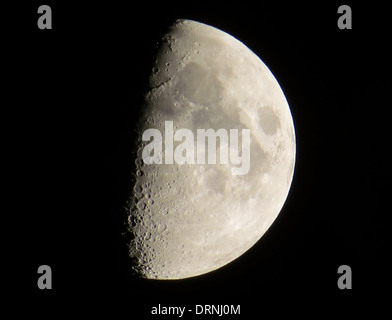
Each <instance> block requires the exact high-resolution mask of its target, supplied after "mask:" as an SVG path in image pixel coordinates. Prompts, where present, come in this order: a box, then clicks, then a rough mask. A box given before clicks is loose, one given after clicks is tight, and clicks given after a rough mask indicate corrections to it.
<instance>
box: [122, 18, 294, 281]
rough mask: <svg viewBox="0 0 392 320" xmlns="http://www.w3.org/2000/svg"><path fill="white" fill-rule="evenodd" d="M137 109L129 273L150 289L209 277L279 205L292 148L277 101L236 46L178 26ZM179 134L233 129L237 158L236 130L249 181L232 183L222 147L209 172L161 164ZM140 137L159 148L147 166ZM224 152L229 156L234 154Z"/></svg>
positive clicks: (267, 80)
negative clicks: (154, 283) (245, 147)
mask: <svg viewBox="0 0 392 320" xmlns="http://www.w3.org/2000/svg"><path fill="white" fill-rule="evenodd" d="M145 102H146V103H145V106H144V109H143V110H144V113H143V116H142V119H141V122H140V123H141V124H140V128H139V130H140V139H139V141H138V149H137V152H136V153H137V159H136V172H135V184H134V186H133V193H132V198H131V202H132V203H131V207H130V212H129V229H130V231H131V234H132V239H131V240H130V243H129V249H130V256H131V257H132V258H134V260H135V262H136V263H135V267H134V269H135V270H136V272H137V273H138V274H139V275H140V276H141V277H145V278H151V279H182V278H188V277H193V276H197V275H201V274H204V273H207V272H210V271H213V270H216V269H218V268H220V267H222V266H224V265H226V264H228V263H229V262H231V261H233V260H234V259H236V258H238V257H239V256H240V255H242V254H243V253H244V252H246V251H247V250H248V249H249V248H251V247H252V246H253V245H254V244H255V243H256V242H257V241H258V240H259V239H260V238H261V237H262V235H263V234H264V233H265V232H266V231H267V230H268V228H269V227H270V226H271V224H272V223H273V222H274V220H275V219H276V217H277V216H278V214H279V212H280V210H281V209H282V206H283V204H284V202H285V200H286V198H287V195H288V192H289V189H290V185H291V181H292V177H293V171H294V163H295V151H296V148H295V133H294V125H293V120H292V116H291V113H290V108H289V106H288V103H287V101H286V98H285V96H284V93H283V91H282V89H281V88H280V86H279V84H278V82H277V80H276V79H275V77H274V76H273V74H272V73H271V71H270V70H269V69H268V68H267V66H266V65H265V64H264V63H263V62H262V61H261V60H260V59H259V58H258V57H257V56H256V55H255V54H254V53H253V52H252V51H251V50H250V49H248V48H247V47H246V46H245V45H244V44H243V43H241V42H240V41H238V40H237V39H235V38H234V37H232V36H230V35H229V34H227V33H225V32H223V31H221V30H218V29H216V28H214V27H211V26H208V25H205V24H202V23H198V22H195V21H190V20H178V21H176V22H175V23H174V25H172V26H171V28H170V30H169V32H168V33H167V34H166V35H165V36H164V37H163V39H162V42H161V44H160V47H159V52H158V55H157V58H156V61H155V65H154V67H153V69H152V71H151V76H150V89H149V91H148V93H147V94H146V97H145ZM168 124H172V125H173V127H172V128H173V129H172V130H173V132H172V135H171V136H168V135H167V133H168V132H169V131H165V127H167V125H168ZM182 128H185V129H188V131H186V132H188V133H189V132H191V133H193V134H194V136H193V139H194V140H195V141H196V133H197V132H198V129H205V130H207V129H213V130H214V132H217V131H218V130H219V129H224V132H227V133H229V132H231V131H230V130H232V129H237V131H233V132H235V133H237V132H238V141H237V142H238V145H239V148H238V150H239V155H241V147H240V145H241V141H242V140H241V137H242V138H243V135H244V134H243V133H242V134H241V132H245V131H241V130H242V129H249V133H250V144H249V151H250V152H249V155H250V159H249V171H248V172H247V171H246V170H245V171H244V172H243V174H233V171H232V170H231V169H233V168H238V167H239V166H240V165H239V164H238V161H237V162H235V161H234V160H233V159H232V158H231V157H229V159H228V161H226V162H224V161H223V162H222V161H219V159H220V158H219V157H221V159H220V160H222V159H223V156H222V154H225V153H220V151H222V150H223V148H224V147H228V146H227V145H225V144H224V143H223V142H222V141H223V140H221V143H219V138H217V139H216V154H217V158H216V159H217V160H216V163H215V164H214V163H210V162H207V161H206V163H205V164H203V163H200V162H196V161H193V162H192V161H189V162H186V163H182V164H181V163H178V162H176V161H174V160H173V161H172V163H170V161H165V159H170V157H172V155H170V154H169V152H174V153H176V152H177V151H178V150H177V151H176V147H178V146H179V145H180V144H181V143H182V142H181V141H183V140H181V141H180V140H179V139H177V140H175V141H173V134H174V135H175V134H176V132H179V130H180V129H182ZM148 129H156V130H155V131H154V132H158V131H159V132H160V133H161V134H162V136H161V140H158V139H156V141H154V142H156V143H157V144H156V145H157V146H158V142H159V143H162V148H161V151H159V152H161V153H159V154H156V155H155V156H156V158H155V162H153V161H152V162H151V163H145V161H144V160H143V159H144V158H143V154H146V151H145V153H143V150H144V149H145V148H146V146H148V145H149V143H150V142H151V141H152V138H151V137H150V138H151V140H146V139H142V136H143V132H146V130H148ZM157 130H158V131H157ZM166 130H167V128H166ZM225 130H226V131H225ZM184 132H185V131H184ZM165 133H166V136H165ZM230 137H231V136H230ZM191 138H192V136H191V135H190V139H191ZM229 143H232V141H231V140H230V141H229ZM244 143H245V142H244V140H243V141H242V144H244ZM169 144H173V145H172V149H170V148H169V150H168V149H167V148H166V147H168V146H169ZM198 145H199V144H198V142H195V144H194V148H195V154H196V147H197V146H198ZM150 146H151V145H150ZM229 149H230V150H229V151H230V153H229V154H230V155H231V154H232V153H231V151H232V144H230V146H229ZM156 150H159V149H156ZM181 150H182V149H181ZM181 150H180V151H178V152H177V156H179V155H182V153H181V152H182V151H183V150H182V151H181ZM150 151H151V150H150ZM192 151H193V150H192ZM197 152H198V151H197ZM243 152H244V151H243ZM180 153H181V154H180ZM187 153H189V154H190V153H191V152H190V150H189V149H188V150H187ZM243 156H244V155H243ZM195 158H196V156H195ZM159 160H160V161H161V163H159ZM237 160H238V159H237ZM168 162H169V163H168Z"/></svg>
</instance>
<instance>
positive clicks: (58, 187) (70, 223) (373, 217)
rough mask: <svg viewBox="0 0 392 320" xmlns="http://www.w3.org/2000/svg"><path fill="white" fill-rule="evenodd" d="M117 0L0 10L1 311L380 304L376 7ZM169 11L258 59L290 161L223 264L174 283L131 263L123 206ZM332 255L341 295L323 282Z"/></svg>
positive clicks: (344, 308) (386, 90)
mask: <svg viewBox="0 0 392 320" xmlns="http://www.w3.org/2000/svg"><path fill="white" fill-rule="evenodd" d="M124 3H125V2H124ZM124 3H120V2H112V1H111V2H99V3H97V2H90V3H84V4H81V3H80V2H76V1H74V2H69V1H67V2H62V3H60V2H53V1H47V2H36V1H30V2H29V3H28V4H25V3H22V2H20V3H18V2H15V3H14V4H13V5H12V7H10V8H8V6H7V5H5V6H3V5H2V12H1V15H2V17H3V18H4V19H3V23H4V26H2V29H1V34H2V52H3V53H5V58H4V57H3V59H2V61H3V64H4V66H3V67H2V68H3V70H2V76H3V78H4V79H5V82H3V85H2V98H3V99H2V100H3V102H2V108H1V110H2V111H1V112H2V117H1V120H2V129H3V134H2V141H3V142H2V158H3V160H4V162H3V173H2V176H3V178H2V180H3V183H5V185H6V191H5V193H4V191H3V210H2V213H3V215H2V216H3V218H5V220H3V221H4V222H3V223H2V225H1V226H2V229H3V230H4V231H3V232H2V234H3V235H4V236H5V240H4V241H3V244H4V246H5V250H4V251H3V256H2V266H3V267H6V271H5V272H3V273H2V277H3V278H4V279H5V284H4V285H2V289H3V290H4V292H5V294H6V300H5V306H6V308H7V306H8V307H10V309H11V314H13V315H15V316H14V318H19V316H20V317H21V316H23V317H29V318H36V317H37V318H38V317H39V318H41V319H53V318H58V317H60V316H62V317H64V319H67V318H71V317H72V318H78V317H79V316H83V317H86V318H88V319H89V318H96V317H99V316H103V317H110V319H120V317H121V318H123V319H174V318H177V317H173V316H161V317H160V316H153V315H151V314H150V312H151V308H152V307H153V306H157V305H158V304H159V303H160V304H161V305H165V306H186V307H187V308H192V307H194V305H195V304H234V305H237V304H240V305H241V314H240V315H237V316H231V317H229V318H232V319H237V318H239V319H254V318H255V317H257V318H260V319H263V318H265V317H267V316H273V317H277V318H279V317H283V316H291V317H292V316H299V317H304V318H309V319H313V318H315V317H316V318H317V317H319V316H320V315H326V316H328V317H330V318H331V317H333V318H335V317H336V318H343V317H345V318H347V317H350V316H354V315H357V314H361V315H362V314H364V315H368V316H371V317H372V318H377V314H379V313H380V314H382V313H381V312H382V310H383V309H386V307H387V301H386V298H387V296H386V295H385V292H388V290H389V286H388V284H387V280H388V279H389V278H390V268H389V266H388V262H387V261H388V258H389V257H388V256H389V255H390V247H389V237H390V236H389V235H390V227H389V224H388V223H387V218H389V216H390V192H391V187H390V185H391V179H392V174H391V169H390V167H391V165H390V163H391V160H390V146H391V140H390V138H391V136H392V135H391V133H390V128H391V125H390V122H391V120H390V117H389V115H390V107H391V103H390V101H391V99H390V91H391V76H390V72H391V70H390V57H391V52H390V43H389V42H390V41H389V37H390V32H389V31H390V29H391V28H390V22H389V21H390V19H389V16H388V14H387V11H388V10H387V7H384V6H383V5H380V4H377V3H376V2H366V3H364V4H358V3H356V2H355V3H354V2H352V3H351V2H350V3H346V2H334V1H324V2H323V4H321V3H319V2H317V4H316V3H313V4H310V3H309V4H298V3H296V2H295V3H291V4H287V3H280V2H275V1H273V3H274V4H269V2H267V1H259V2H251V1H247V2H245V1H239V2H227V1H226V2H222V3H220V4H218V3H215V2H214V3H212V2H211V1H210V2H206V3H201V2H195V3H194V4H191V3H190V2H189V1H182V2H178V3H175V2H169V1H168V2H160V3H158V4H156V3H154V2H142V3H140V4H139V3H136V2H135V3H132V4H131V2H129V4H127V5H125V4H124ZM41 4H48V5H50V6H51V8H52V11H53V29H52V30H39V29H38V28H37V19H38V14H37V8H38V7H39V5H41ZM341 4H349V5H351V8H352V12H353V29H352V30H339V29H338V27H337V19H338V17H339V15H338V14H337V8H338V7H339V5H341ZM177 18H186V19H192V20H196V21H199V22H202V23H206V24H209V25H212V26H214V27H217V28H219V29H221V30H223V31H225V32H227V33H229V34H231V35H233V36H234V37H236V38H237V39H239V40H240V41H242V42H243V43H244V44H245V45H247V46H248V47H249V48H250V49H251V50H252V51H253V52H255V53H256V54H257V55H258V56H259V57H260V58H261V59H262V60H263V61H264V62H265V64H266V65H267V66H268V67H269V68H270V70H271V71H272V73H273V74H274V75H275V77H276V78H277V80H278V81H279V83H280V85H281V87H282V89H283V91H284V92H285V95H286V98H287V100H288V102H289V105H290V107H291V112H292V115H293V119H294V124H295V128H296V138H297V158H296V168H295V173H294V179H293V184H292V187H291V191H290V193H289V196H288V199H287V201H286V203H285V206H284V208H283V210H282V211H281V213H280V215H279V216H278V218H277V220H276V221H275V222H274V224H273V225H272V226H271V228H270V229H269V230H268V232H267V233H266V234H265V235H264V236H263V237H262V239H261V240H260V241H259V242H258V243H257V244H256V245H255V246H254V247H252V248H251V249H250V250H249V251H248V252H246V253H245V254H244V255H242V256H241V257H240V258H238V259H237V260H235V261H233V262H232V263H230V264H229V265H227V266H225V267H223V268H221V269H219V270H216V271H214V272H211V273H209V274H206V275H202V276H199V277H195V278H191V279H186V280H176V281H156V280H144V279H138V278H136V277H134V276H132V274H131V269H130V264H129V263H130V262H129V260H128V257H127V248H126V241H125V240H126V239H124V238H123V237H122V235H121V234H122V232H124V231H125V225H124V223H125V222H126V212H125V209H124V206H125V205H126V202H127V200H128V197H129V195H130V193H131V188H132V185H131V169H132V163H133V160H132V151H133V141H134V139H135V132H134V128H135V125H136V123H137V119H138V113H139V111H140V106H141V103H142V95H143V93H144V91H145V85H146V84H147V81H148V77H149V72H150V68H151V64H152V62H153V59H154V55H155V44H156V42H157V41H158V40H159V39H160V36H161V35H162V34H163V33H164V32H165V30H166V28H167V27H168V26H169V25H170V24H171V23H172V22H173V21H174V20H175V19H177ZM3 190H4V189H3ZM387 242H388V244H387ZM42 264H47V265H49V266H51V267H52V272H53V289H52V290H43V291H42V290H39V289H38V287H37V284H36V283H37V279H38V275H37V269H38V267H39V266H40V265H42ZM343 264H346V265H349V266H351V268H352V272H353V280H352V285H353V289H352V290H339V289H338V287H337V280H338V278H339V276H340V275H338V274H337V269H338V267H339V266H340V265H343ZM3 302H4V301H3ZM183 318H185V319H209V318H214V317H212V316H210V317H207V316H201V315H199V316H196V315H194V314H186V315H185V316H184V317H183ZM221 318H223V317H221Z"/></svg>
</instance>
